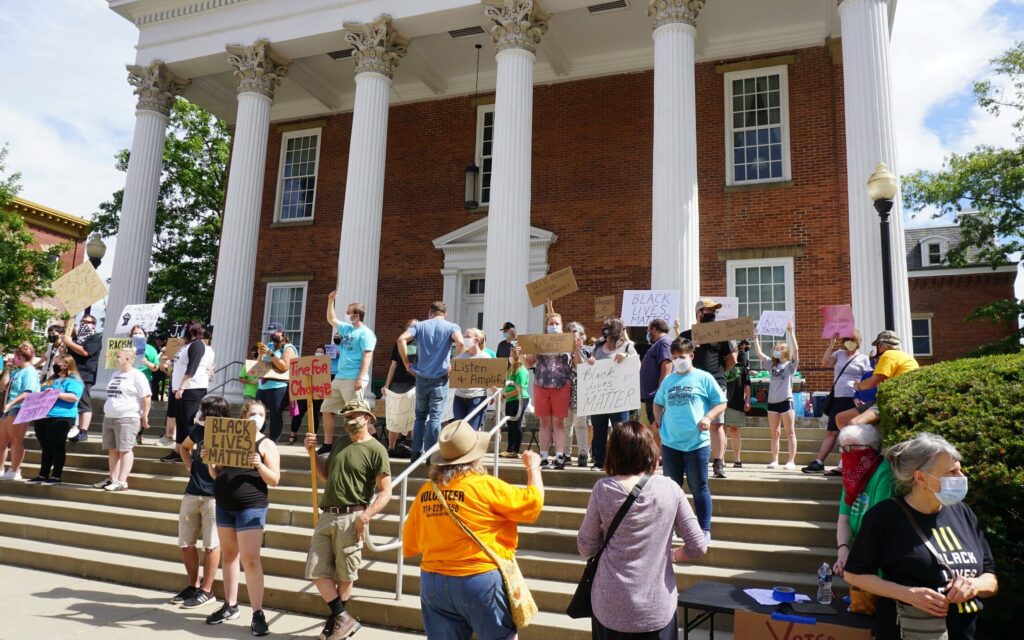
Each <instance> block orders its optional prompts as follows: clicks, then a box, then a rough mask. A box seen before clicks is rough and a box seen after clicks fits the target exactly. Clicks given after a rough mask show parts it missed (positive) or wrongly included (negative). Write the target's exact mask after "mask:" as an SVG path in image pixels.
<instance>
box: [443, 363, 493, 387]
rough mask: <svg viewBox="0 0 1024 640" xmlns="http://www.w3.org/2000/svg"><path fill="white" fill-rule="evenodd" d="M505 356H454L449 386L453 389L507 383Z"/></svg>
mask: <svg viewBox="0 0 1024 640" xmlns="http://www.w3.org/2000/svg"><path fill="white" fill-rule="evenodd" d="M507 368H508V361H507V360H506V359H505V358H452V368H451V370H450V371H449V372H448V386H449V387H451V388H452V389H479V388H481V387H501V386H504V385H505V370H506V369H507Z"/></svg>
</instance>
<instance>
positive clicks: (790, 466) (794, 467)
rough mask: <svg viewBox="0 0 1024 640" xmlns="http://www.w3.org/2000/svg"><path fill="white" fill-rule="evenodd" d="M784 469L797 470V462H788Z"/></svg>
mask: <svg viewBox="0 0 1024 640" xmlns="http://www.w3.org/2000/svg"><path fill="white" fill-rule="evenodd" d="M783 469H785V470H786V471H796V463H795V462H787V463H786V465H785V466H784V467H783Z"/></svg>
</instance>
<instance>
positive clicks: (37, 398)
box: [14, 389, 60, 424]
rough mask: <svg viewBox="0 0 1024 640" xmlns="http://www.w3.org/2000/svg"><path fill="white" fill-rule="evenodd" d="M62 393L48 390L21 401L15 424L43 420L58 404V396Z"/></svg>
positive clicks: (29, 395) (30, 395)
mask: <svg viewBox="0 0 1024 640" xmlns="http://www.w3.org/2000/svg"><path fill="white" fill-rule="evenodd" d="M59 395H60V391H57V390H56V389H46V390H45V391H40V392H38V393H30V394H28V395H27V396H25V398H24V399H23V400H22V401H21V407H20V408H19V409H18V415H17V416H15V417H14V424H25V423H26V422H32V421H33V420H42V419H43V418H45V417H46V416H47V415H48V414H49V413H50V409H52V408H53V405H54V404H56V403H57V396H59Z"/></svg>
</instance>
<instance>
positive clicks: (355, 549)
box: [306, 513, 363, 582]
mask: <svg viewBox="0 0 1024 640" xmlns="http://www.w3.org/2000/svg"><path fill="white" fill-rule="evenodd" d="M358 517H359V513H337V514H335V513H322V514H320V523H319V524H318V525H317V527H316V531H314V532H313V537H312V538H310V540H309V553H308V555H307V556H306V580H316V579H318V578H333V579H335V580H337V581H338V582H355V581H356V579H357V578H358V577H359V565H360V564H362V562H363V543H362V541H361V540H359V536H358V535H357V534H356V518H358Z"/></svg>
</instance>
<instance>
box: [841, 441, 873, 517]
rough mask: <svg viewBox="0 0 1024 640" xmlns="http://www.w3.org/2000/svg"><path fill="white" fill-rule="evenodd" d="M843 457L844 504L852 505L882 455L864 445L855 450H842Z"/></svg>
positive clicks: (866, 483)
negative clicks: (862, 447)
mask: <svg viewBox="0 0 1024 640" xmlns="http://www.w3.org/2000/svg"><path fill="white" fill-rule="evenodd" d="M842 458H843V488H844V489H846V504H847V505H849V506H852V505H853V501H854V500H856V499H857V496H859V495H860V494H861V492H862V491H864V487H866V486H867V485H868V480H870V479H871V476H872V475H874V473H875V469H877V468H878V465H880V464H881V463H882V456H881V454H880V453H879V452H878V450H877V449H872V448H871V447H865V448H864V449H857V450H855V451H848V452H847V451H844V452H843V453H842Z"/></svg>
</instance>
